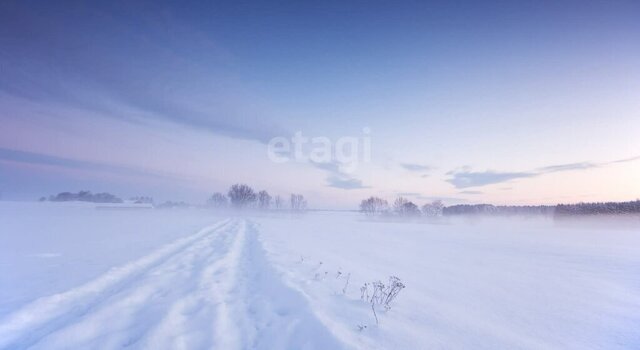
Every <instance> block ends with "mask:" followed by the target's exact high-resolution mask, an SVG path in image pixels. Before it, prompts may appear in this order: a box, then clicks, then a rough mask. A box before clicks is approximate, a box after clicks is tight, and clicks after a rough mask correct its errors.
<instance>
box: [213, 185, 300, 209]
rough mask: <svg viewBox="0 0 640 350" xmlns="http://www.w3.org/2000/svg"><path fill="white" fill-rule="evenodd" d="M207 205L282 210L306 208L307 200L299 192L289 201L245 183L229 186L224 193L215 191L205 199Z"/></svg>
mask: <svg viewBox="0 0 640 350" xmlns="http://www.w3.org/2000/svg"><path fill="white" fill-rule="evenodd" d="M207 206H209V207H212V208H216V209H228V208H231V209H249V208H250V209H259V210H284V209H290V210H292V211H304V210H306V209H307V200H306V199H305V198H304V196H303V195H301V194H295V193H294V194H291V195H290V196H289V201H288V202H285V200H284V199H283V198H282V197H281V196H279V195H276V196H275V197H274V196H271V195H270V194H269V192H267V191H266V190H262V191H259V192H256V191H255V190H254V189H253V188H251V187H250V186H248V185H245V184H235V185H233V186H231V187H230V188H229V190H228V191H227V193H226V194H224V193H221V192H216V193H214V194H213V195H211V197H210V198H209V200H208V201H207Z"/></svg>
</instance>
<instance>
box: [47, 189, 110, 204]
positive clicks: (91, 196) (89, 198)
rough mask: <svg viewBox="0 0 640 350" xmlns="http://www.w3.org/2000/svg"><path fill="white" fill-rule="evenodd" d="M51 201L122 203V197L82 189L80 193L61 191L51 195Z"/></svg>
mask: <svg viewBox="0 0 640 350" xmlns="http://www.w3.org/2000/svg"><path fill="white" fill-rule="evenodd" d="M46 200H47V198H45V197H42V198H40V201H41V202H43V201H46ZM48 200H49V201H51V202H69V201H80V202H92V203H122V202H123V201H122V199H120V198H118V197H116V196H114V195H112V194H111V193H91V192H90V191H80V192H78V193H72V192H61V193H58V194H57V195H55V196H49V198H48Z"/></svg>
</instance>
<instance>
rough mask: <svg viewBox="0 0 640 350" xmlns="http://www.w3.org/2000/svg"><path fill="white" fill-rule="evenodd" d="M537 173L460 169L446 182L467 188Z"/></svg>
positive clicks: (532, 175)
mask: <svg viewBox="0 0 640 350" xmlns="http://www.w3.org/2000/svg"><path fill="white" fill-rule="evenodd" d="M537 175H538V174H535V173H526V172H522V173H509V172H495V171H483V172H474V171H462V172H456V173H453V176H452V177H451V178H450V179H448V180H447V182H449V183H450V184H452V185H454V186H455V187H456V188H468V187H480V186H486V185H492V184H497V183H501V182H505V181H509V180H514V179H520V178H527V177H534V176H537Z"/></svg>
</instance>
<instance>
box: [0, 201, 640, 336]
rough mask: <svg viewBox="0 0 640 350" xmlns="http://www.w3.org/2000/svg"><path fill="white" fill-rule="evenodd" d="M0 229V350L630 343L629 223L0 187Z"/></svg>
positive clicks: (634, 255)
mask: <svg viewBox="0 0 640 350" xmlns="http://www.w3.org/2000/svg"><path fill="white" fill-rule="evenodd" d="M0 243H1V245H0V287H1V288H0V348H1V349H4V348H11V349H22V348H35V349H45V348H46V349H68V348H91V349H113V348H120V347H125V346H126V347H130V348H141V349H165V348H166V349H181V348H183V349H209V348H221V349H339V348H354V349H370V348H379V349H398V348H436V349H437V348H447V349H468V348H473V349H496V348H509V349H566V348H576V349H577V348H580V349H634V348H638V347H640V335H638V332H637V326H638V324H640V283H638V281H639V280H638V277H637V276H638V272H640V271H639V270H640V244H638V243H640V222H638V221H637V220H636V221H633V220H632V221H631V222H626V223H620V222H618V223H612V222H590V223H588V224H586V225H585V224H572V223H568V222H554V221H553V220H551V219H535V220H534V219H528V220H524V219H514V220H496V219H491V220H490V219H457V220H446V219H443V220H440V221H438V222H431V223H426V222H393V221H372V220H366V219H365V218H363V217H361V216H360V215H358V214H357V213H339V212H334V213H323V212H317V213H312V212H310V213H307V214H302V215H286V214H280V215H250V216H246V217H240V216H235V215H233V216H229V215H226V216H223V215H218V214H214V213H211V212H210V211H206V210H201V209H191V210H189V209H180V210H153V209H148V210H125V209H123V210H115V209H114V210H97V209H96V208H95V207H94V206H92V205H89V204H77V203H76V204H69V203H64V204H61V203H55V204H54V203H7V202H0ZM391 275H395V276H398V277H399V278H401V279H402V282H403V283H404V284H405V285H406V288H405V289H403V290H402V291H401V292H400V294H399V295H398V297H397V300H395V301H394V302H393V303H392V304H391V309H390V310H388V311H387V310H384V309H376V311H377V314H378V318H379V324H376V321H375V319H374V317H373V314H372V311H371V307H370V305H368V304H367V303H365V302H363V301H362V300H360V294H361V293H360V287H361V286H362V284H363V283H365V282H371V281H374V280H382V281H383V282H386V280H387V279H388V277H389V276H391ZM347 276H349V280H348V283H347ZM365 327H366V328H365Z"/></svg>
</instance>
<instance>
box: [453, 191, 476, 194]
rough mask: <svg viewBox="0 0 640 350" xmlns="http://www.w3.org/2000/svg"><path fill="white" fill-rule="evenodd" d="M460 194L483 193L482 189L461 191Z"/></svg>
mask: <svg viewBox="0 0 640 350" xmlns="http://www.w3.org/2000/svg"><path fill="white" fill-rule="evenodd" d="M458 193H460V194H482V191H460V192H458Z"/></svg>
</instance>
